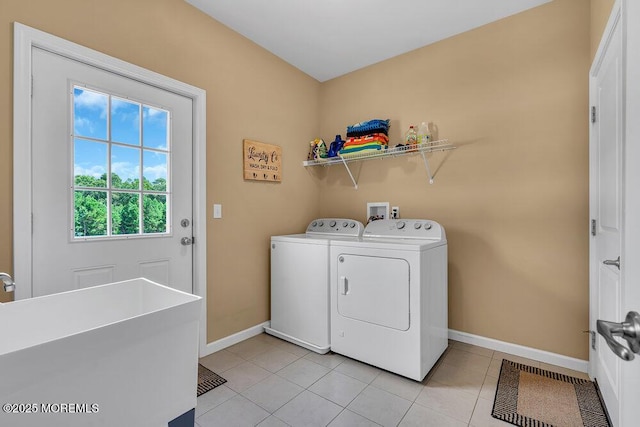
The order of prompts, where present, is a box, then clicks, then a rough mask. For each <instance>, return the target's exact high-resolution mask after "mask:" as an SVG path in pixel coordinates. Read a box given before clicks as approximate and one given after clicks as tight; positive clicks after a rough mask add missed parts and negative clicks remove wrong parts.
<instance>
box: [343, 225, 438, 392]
mask: <svg viewBox="0 0 640 427" xmlns="http://www.w3.org/2000/svg"><path fill="white" fill-rule="evenodd" d="M330 282H331V350H332V351H334V352H336V353H340V354H343V355H345V356H348V357H351V358H353V359H356V360H360V361H362V362H365V363H368V364H370V365H374V366H377V367H379V368H382V369H386V370H388V371H391V372H395V373H396V374H399V375H402V376H405V377H408V378H411V379H414V380H416V381H422V380H423V379H424V377H425V376H426V375H427V373H428V372H429V370H430V369H431V368H432V367H433V365H434V364H435V363H436V361H437V360H438V358H439V357H440V356H441V355H442V354H443V353H444V351H445V349H446V348H447V345H448V319H447V311H448V310H447V239H446V236H445V231H444V229H443V228H442V226H440V224H438V223H437V222H435V221H429V220H417V219H402V220H389V219H387V220H379V221H373V222H371V223H369V224H368V225H367V227H366V228H365V230H364V233H363V237H362V239H359V240H351V241H344V242H334V243H333V244H332V245H331V247H330Z"/></svg>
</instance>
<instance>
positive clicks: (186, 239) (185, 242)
mask: <svg viewBox="0 0 640 427" xmlns="http://www.w3.org/2000/svg"><path fill="white" fill-rule="evenodd" d="M180 244H181V245H182V246H189V245H192V244H193V238H192V237H183V238H182V239H180Z"/></svg>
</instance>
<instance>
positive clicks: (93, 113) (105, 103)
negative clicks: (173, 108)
mask: <svg viewBox="0 0 640 427" xmlns="http://www.w3.org/2000/svg"><path fill="white" fill-rule="evenodd" d="M73 101H74V102H73V105H74V123H73V126H74V134H75V136H76V138H75V148H74V175H75V176H78V175H90V176H92V177H94V178H99V177H100V176H101V175H102V174H104V173H105V172H106V171H107V168H108V166H107V162H106V160H107V154H106V153H107V151H106V150H107V144H106V143H107V142H108V132H107V129H108V123H109V119H110V121H111V141H113V142H116V143H121V144H129V145H131V147H134V146H138V147H139V146H140V139H141V135H140V112H141V110H142V134H143V135H142V140H143V144H142V145H143V146H144V147H146V148H154V149H158V150H168V122H169V113H168V112H167V111H165V110H162V109H158V108H154V107H150V106H147V105H144V104H143V105H141V104H139V103H136V102H133V101H129V100H125V99H121V98H116V97H111V108H110V110H111V111H109V96H108V95H106V94H102V93H99V92H96V91H92V90H88V89H84V88H79V87H75V88H74V100H73ZM109 113H110V114H109ZM77 137H86V138H92V139H98V140H102V141H105V143H100V142H95V141H87V140H84V139H78V138H77ZM142 158H143V175H144V177H145V178H146V179H148V180H149V181H151V182H153V181H155V180H156V179H158V178H164V179H167V166H168V158H167V154H166V153H158V152H154V151H150V150H143V154H142ZM140 167H141V165H140V149H139V148H138V149H136V148H128V147H126V146H121V145H117V144H113V145H112V146H111V172H112V173H116V174H118V176H119V177H120V178H121V180H122V181H126V180H127V179H131V180H134V179H137V178H140Z"/></svg>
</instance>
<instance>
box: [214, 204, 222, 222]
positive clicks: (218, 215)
mask: <svg viewBox="0 0 640 427" xmlns="http://www.w3.org/2000/svg"><path fill="white" fill-rule="evenodd" d="M213 218H214V219H218V218H222V205H218V204H215V205H213Z"/></svg>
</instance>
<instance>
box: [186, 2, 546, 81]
mask: <svg viewBox="0 0 640 427" xmlns="http://www.w3.org/2000/svg"><path fill="white" fill-rule="evenodd" d="M185 1H187V2H188V3H190V4H192V5H193V6H195V7H197V8H198V9H200V10H202V11H203V12H205V13H207V14H208V15H210V16H211V17H213V18H214V19H216V20H217V21H219V22H221V23H223V24H224V25H226V26H228V27H229V28H231V29H233V30H235V31H237V32H238V33H240V34H242V35H244V36H245V37H247V38H248V39H250V40H252V41H253V42H255V43H256V44H258V45H260V46H262V47H263V48H265V49H267V50H269V51H270V52H272V53H273V54H275V55H276V56H278V57H280V58H282V59H283V60H285V61H287V62H288V63H290V64H291V65H293V66H294V67H297V68H299V69H300V70H302V71H304V72H305V73H307V74H309V75H310V76H312V77H314V78H315V79H317V80H318V81H320V82H323V81H326V80H329V79H332V78H334V77H338V76H341V75H343V74H346V73H349V72H351V71H354V70H357V69H360V68H363V67H366V66H368V65H371V64H375V63H376V62H380V61H383V60H385V59H388V58H391V57H394V56H397V55H400V54H402V53H405V52H409V51H411V50H414V49H417V48H419V47H422V46H426V45H428V44H431V43H434V42H437V41H438V40H442V39H445V38H447V37H451V36H453V35H455V34H459V33H462V32H465V31H469V30H471V29H473V28H476V27H479V26H482V25H485V24H488V23H490V22H493V21H496V20H498V19H501V18H505V17H507V16H510V15H514V14H516V13H519V12H522V11H524V10H527V9H530V8H532V7H536V6H539V5H541V4H544V3H547V2H549V1H551V0H185Z"/></svg>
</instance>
